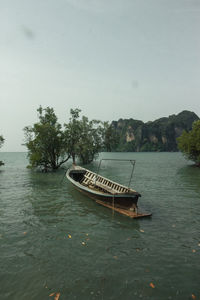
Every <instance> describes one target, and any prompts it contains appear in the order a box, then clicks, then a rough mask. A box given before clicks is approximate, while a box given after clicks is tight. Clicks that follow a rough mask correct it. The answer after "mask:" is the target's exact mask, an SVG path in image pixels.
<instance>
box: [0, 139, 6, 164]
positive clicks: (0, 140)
mask: <svg viewBox="0 0 200 300" xmlns="http://www.w3.org/2000/svg"><path fill="white" fill-rule="evenodd" d="M4 141H5V139H4V138H3V136H2V135H0V148H1V147H2V146H3V143H4ZM3 165H4V163H3V162H2V161H1V160H0V166H3Z"/></svg>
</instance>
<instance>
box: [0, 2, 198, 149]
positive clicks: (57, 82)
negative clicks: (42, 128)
mask: <svg viewBox="0 0 200 300" xmlns="http://www.w3.org/2000/svg"><path fill="white" fill-rule="evenodd" d="M199 25H200V1H199V0H176V1H175V0H14V1H13V0H12V1H11V0H0V134H2V135H3V136H4V138H5V139H6V141H5V144H4V146H3V147H2V149H1V151H25V150H26V149H25V147H23V146H21V144H22V143H23V128H24V127H25V126H27V125H32V124H33V123H34V122H36V121H37V112H36V109H37V108H38V107H39V105H42V106H43V107H46V106H50V107H53V108H54V109H55V112H56V114H57V116H58V118H59V121H60V123H62V124H63V123H64V122H67V121H68V118H69V111H70V108H75V107H79V108H81V109H82V112H83V114H84V115H86V116H88V117H89V118H90V119H92V118H96V119H101V120H108V121H112V120H118V119H119V118H135V119H140V120H143V121H149V120H154V119H156V118H160V117H163V116H168V115H170V114H174V113H179V112H181V111H182V110H184V109H187V110H191V111H194V112H195V113H196V114H198V115H199V116H200V82H199V81H200V34H199V31H200V26H199Z"/></svg>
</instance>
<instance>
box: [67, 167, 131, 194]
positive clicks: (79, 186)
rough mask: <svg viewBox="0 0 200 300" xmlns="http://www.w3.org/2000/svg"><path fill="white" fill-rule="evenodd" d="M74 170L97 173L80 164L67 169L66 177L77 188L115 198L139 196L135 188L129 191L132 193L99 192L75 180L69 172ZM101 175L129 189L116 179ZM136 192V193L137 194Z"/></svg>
mask: <svg viewBox="0 0 200 300" xmlns="http://www.w3.org/2000/svg"><path fill="white" fill-rule="evenodd" d="M73 170H85V171H86V172H88V171H89V172H91V173H93V174H94V175H96V173H94V172H92V171H90V170H87V169H85V168H82V167H79V166H78V168H77V166H75V168H70V169H69V170H68V171H67V173H66V177H67V178H68V180H69V181H70V182H71V183H72V184H74V185H75V186H76V187H77V188H79V189H82V190H85V191H87V192H90V193H92V194H95V195H99V196H102V195H103V196H106V197H109V198H113V197H115V198H116V197H117V198H121V197H124V198H128V197H135V196H137V195H136V194H137V192H136V191H135V190H133V189H129V191H130V192H131V193H119V192H118V193H116V194H110V193H106V192H98V191H95V190H93V189H91V188H89V187H87V186H84V185H83V184H81V183H79V182H78V181H76V180H74V179H73V178H72V177H71V176H70V175H69V174H70V172H71V171H73ZM98 176H100V175H98ZM100 177H102V178H104V179H106V180H109V181H110V182H111V183H114V184H116V185H118V186H120V187H123V188H126V189H128V188H127V187H126V186H123V185H121V184H118V183H117V182H114V181H112V180H110V179H108V178H106V177H103V176H100ZM135 193H136V194H135Z"/></svg>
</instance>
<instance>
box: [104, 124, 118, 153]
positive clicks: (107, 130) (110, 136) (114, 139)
mask: <svg viewBox="0 0 200 300" xmlns="http://www.w3.org/2000/svg"><path fill="white" fill-rule="evenodd" d="M118 143H119V135H118V133H117V131H116V130H115V128H114V127H113V126H112V124H109V122H103V149H104V150H105V151H107V152H111V151H113V150H114V149H115V148H116V147H117V145H118Z"/></svg>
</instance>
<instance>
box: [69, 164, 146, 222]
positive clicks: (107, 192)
mask: <svg viewBox="0 0 200 300" xmlns="http://www.w3.org/2000/svg"><path fill="white" fill-rule="evenodd" d="M103 160H108V159H102V160H100V163H99V166H98V171H97V173H94V172H92V171H90V170H88V169H85V168H82V167H80V166H76V165H72V167H71V168H70V169H69V170H68V171H67V172H66V177H67V179H68V180H69V181H70V182H71V183H72V184H73V186H74V187H75V188H76V189H77V190H78V191H80V192H81V193H83V194H85V195H86V196H88V197H90V198H92V199H93V200H95V201H96V202H97V203H98V204H101V205H103V206H105V207H108V208H111V209H113V210H114V211H117V212H119V213H121V214H124V215H126V216H129V217H131V218H139V217H146V216H151V214H150V213H140V212H138V206H137V202H138V198H139V197H141V195H140V194H139V193H138V192H136V191H135V190H133V189H131V188H130V183H131V179H132V175H133V170H134V166H135V160H129V161H130V162H131V164H132V166H133V168H132V172H131V177H130V180H129V185H128V186H124V185H121V184H119V183H116V182H114V181H112V180H110V179H108V178H105V177H103V176H101V175H99V169H100V166H101V162H102V161H103ZM109 160H110V159H109ZM112 160H113V159H112ZM114 160H118V159H114ZM123 161H124V160H123ZM126 161H127V160H126Z"/></svg>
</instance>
